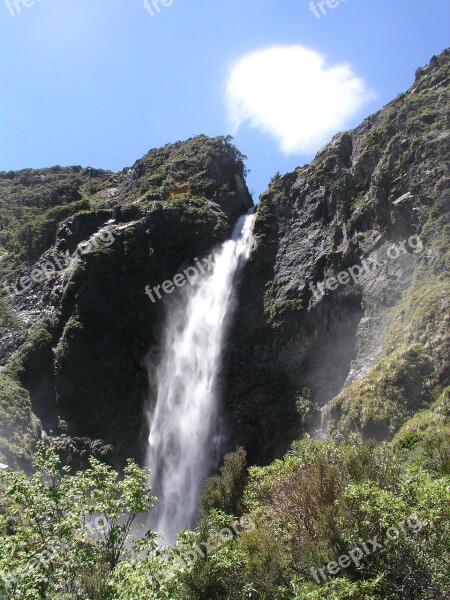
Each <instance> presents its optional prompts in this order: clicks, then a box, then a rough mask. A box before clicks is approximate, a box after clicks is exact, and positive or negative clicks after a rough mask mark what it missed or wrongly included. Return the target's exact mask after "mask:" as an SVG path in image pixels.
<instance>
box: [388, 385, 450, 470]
mask: <svg viewBox="0 0 450 600" xmlns="http://www.w3.org/2000/svg"><path fill="white" fill-rule="evenodd" d="M393 443H394V446H395V447H396V448H397V449H398V450H399V451H400V452H402V453H403V455H404V457H405V459H406V460H407V461H409V462H411V463H413V464H421V465H423V466H425V467H426V468H427V469H429V470H432V471H436V472H437V473H440V474H446V475H450V387H447V388H445V389H444V390H443V391H442V392H441V393H440V394H439V395H438V397H437V398H436V400H435V402H434V403H433V404H432V406H431V407H430V408H429V409H428V410H423V411H419V412H417V413H416V414H415V415H414V416H413V417H412V418H411V419H409V421H407V422H406V423H405V424H404V425H403V427H402V428H401V429H400V431H399V432H398V433H397V435H396V436H395V437H394V440H393Z"/></svg>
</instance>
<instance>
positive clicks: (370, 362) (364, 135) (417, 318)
mask: <svg viewBox="0 0 450 600" xmlns="http://www.w3.org/2000/svg"><path fill="white" fill-rule="evenodd" d="M449 72H450V53H449V51H445V52H444V53H443V54H442V55H441V56H439V57H434V58H433V60H432V61H431V62H430V64H429V65H428V66H427V67H426V68H425V69H422V70H419V71H418V72H417V75H416V81H415V83H414V84H413V86H412V87H411V88H410V89H409V90H408V91H407V92H406V93H405V94H401V95H400V96H399V97H398V98H397V99H396V100H394V101H393V102H391V103H390V104H389V105H388V106H386V107H385V108H384V109H383V110H381V111H380V112H378V113H377V114H375V115H373V116H371V117H369V118H368V119H366V120H365V121H364V122H363V123H362V124H361V125H360V126H359V127H357V128H356V129H355V130H353V131H349V132H346V133H340V134H338V135H336V136H335V137H334V139H333V140H332V142H331V143H330V144H328V145H327V146H325V147H324V148H323V149H322V150H321V151H320V152H319V153H318V154H317V156H316V158H315V160H314V161H313V162H312V163H311V164H310V165H307V166H305V167H301V168H298V169H297V170H296V171H294V172H293V173H289V174H287V175H285V176H283V177H280V176H276V177H274V178H273V180H272V182H271V184H270V186H269V189H268V190H267V192H266V193H265V194H263V196H262V198H261V203H260V204H259V206H258V210H257V217H256V222H255V240H256V248H255V251H254V253H253V254H252V257H251V259H250V262H249V264H248V265H247V268H246V274H245V278H244V282H243V287H242V291H241V302H240V305H239V307H240V308H239V315H238V318H237V320H236V324H235V329H234V332H233V335H232V340H233V341H232V344H231V346H230V348H229V354H228V377H227V385H228V387H227V392H226V394H225V397H226V398H227V400H228V403H229V413H230V415H231V421H230V430H231V431H233V432H234V433H235V439H234V441H235V442H236V443H242V444H244V445H245V446H246V448H248V450H249V452H250V454H251V455H252V458H253V459H254V460H264V461H265V460H269V459H271V458H273V456H275V455H279V454H280V453H281V452H282V451H283V450H285V449H286V447H287V445H288V444H289V441H290V440H291V439H292V438H294V437H296V436H298V435H299V434H300V433H301V432H304V431H308V432H311V433H313V434H314V433H315V434H318V435H320V434H322V433H325V432H326V431H327V430H328V429H331V430H337V429H339V430H341V431H342V432H343V433H344V434H347V433H348V432H349V431H351V430H356V431H359V432H361V433H362V434H363V435H364V436H370V437H378V438H383V437H385V436H389V435H391V434H392V433H393V432H394V431H396V430H397V428H398V427H399V426H400V424H401V423H402V422H404V420H406V419H407V418H408V416H410V415H411V414H412V413H414V412H415V411H416V410H417V409H418V408H420V407H423V406H426V404H427V402H429V401H430V400H431V399H432V398H433V396H434V394H435V392H436V391H437V390H439V389H441V388H442V387H443V386H444V385H446V384H447V385H448V378H449V362H448V356H449V352H448V350H449V345H448V344H449V342H448V322H447V321H446V311H447V310H448V305H447V302H448V300H446V298H447V299H448V283H446V279H445V264H446V261H447V260H448V255H447V253H448V248H449V238H448V217H449V208H450V205H449V180H450V178H449V173H448V165H447V166H446V164H447V157H448V154H449V149H450V134H449V131H448V105H449V93H448V90H449ZM446 286H447V287H446Z"/></svg>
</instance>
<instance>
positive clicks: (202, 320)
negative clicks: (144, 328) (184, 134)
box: [147, 215, 254, 542]
mask: <svg viewBox="0 0 450 600" xmlns="http://www.w3.org/2000/svg"><path fill="white" fill-rule="evenodd" d="M253 221H254V216H253V215H246V216H242V217H241V218H240V219H239V220H238V222H237V224H236V226H235V228H234V231H233V235H232V238H231V240H228V241H226V242H225V243H224V244H223V245H222V247H221V248H220V249H219V250H218V251H217V252H215V254H214V265H213V267H212V269H211V270H210V271H209V272H208V273H206V274H205V275H204V276H203V277H202V278H201V279H200V280H199V281H198V283H196V285H193V286H186V287H185V288H184V290H185V291H186V293H185V295H184V297H183V299H182V302H181V303H180V304H179V305H177V306H176V307H174V306H172V307H171V310H170V314H169V315H168V319H167V323H166V326H165V339H164V342H163V350H162V355H161V359H160V361H159V364H158V365H157V366H156V404H155V408H154V410H153V412H152V413H151V414H150V415H149V428H150V434H149V446H148V452H147V464H148V466H149V467H150V468H151V470H152V476H151V485H152V488H153V489H152V492H153V493H154V494H155V495H156V496H157V497H158V498H159V503H158V504H157V505H156V507H155V508H154V509H153V510H152V512H151V514H150V522H149V525H150V526H151V527H152V529H153V530H155V531H162V532H163V533H164V536H165V541H167V542H172V541H174V539H175V538H176V535H177V533H179V532H180V531H181V530H182V529H186V528H188V527H192V526H193V525H194V524H195V519H196V516H197V508H198V497H199V493H200V491H201V489H202V486H203V484H204V481H205V479H206V478H207V477H208V476H209V475H210V474H211V472H212V471H213V470H214V469H215V468H217V466H218V465H217V463H218V459H220V451H221V439H222V435H221V431H220V429H221V428H220V414H219V406H218V403H219V389H218V378H219V375H220V371H221V363H222V355H223V350H224V345H225V342H226V333H227V326H228V324H229V321H230V317H231V314H232V311H233V304H234V289H235V286H236V283H237V275H238V274H239V272H240V270H241V269H242V267H243V265H244V264H245V262H246V261H247V260H248V258H249V256H250V251H251V246H252V231H253ZM152 375H153V377H155V371H154V370H152Z"/></svg>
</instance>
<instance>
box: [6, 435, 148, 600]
mask: <svg viewBox="0 0 450 600" xmlns="http://www.w3.org/2000/svg"><path fill="white" fill-rule="evenodd" d="M35 467H36V471H35V473H34V474H33V475H32V476H30V477H27V476H26V475H25V474H23V473H20V472H18V473H5V474H4V475H3V478H4V479H5V481H6V490H5V492H4V494H3V498H2V501H1V511H0V532H1V533H2V535H1V537H0V593H3V594H8V595H11V596H20V597H21V598H30V599H31V598H33V599H35V598H36V599H37V598H52V599H53V598H60V599H62V598H66V599H69V598H74V599H75V598H86V599H87V598H114V597H116V596H115V594H114V593H112V590H113V584H112V582H111V581H110V580H109V576H110V574H111V573H113V572H114V570H115V569H116V567H117V566H118V564H119V563H120V562H121V561H123V560H125V559H126V558H127V557H128V556H130V555H131V554H132V550H131V549H130V548H131V546H130V544H131V542H132V539H131V530H132V527H133V524H134V522H135V519H136V517H137V516H138V514H139V513H143V512H147V511H148V510H150V508H151V507H152V506H153V504H154V502H155V498H153V497H152V496H151V495H150V493H149V488H148V487H147V485H146V481H147V478H148V473H147V472H146V471H145V470H142V469H139V468H138V467H137V466H136V465H135V464H134V463H133V462H131V461H130V462H129V463H128V465H127V467H126V468H125V470H124V473H123V477H122V478H119V476H118V474H117V473H116V472H114V471H113V470H112V469H111V468H110V467H108V466H105V465H103V464H101V463H100V462H98V461H97V460H95V459H91V467H90V468H89V469H87V470H85V471H81V472H79V473H77V474H75V475H70V474H69V473H68V469H66V468H64V469H62V471H60V470H59V468H58V459H57V457H56V455H55V453H54V452H53V451H52V450H51V449H45V448H44V447H43V446H42V445H41V446H39V449H38V452H37V453H36V455H35ZM139 543H140V547H141V549H142V547H144V546H148V547H150V548H153V546H154V542H153V536H152V535H151V534H148V535H147V536H146V537H145V538H143V540H141V541H140V542H139Z"/></svg>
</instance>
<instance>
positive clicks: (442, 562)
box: [188, 437, 450, 600]
mask: <svg viewBox="0 0 450 600" xmlns="http://www.w3.org/2000/svg"><path fill="white" fill-rule="evenodd" d="M448 484H449V480H448V478H447V479H444V478H441V479H436V478H435V477H434V476H433V475H431V474H430V473H427V472H426V471H424V470H423V469H422V468H421V467H418V468H415V469H414V470H411V469H410V468H409V467H408V466H407V465H406V464H405V463H403V462H402V460H401V456H400V455H399V454H397V453H396V451H395V449H394V448H393V447H392V446H391V445H389V444H377V443H375V442H366V443H363V442H361V441H360V440H358V438H356V437H352V438H350V439H349V440H348V441H347V442H344V443H341V444H336V443H334V442H333V441H331V440H330V441H326V442H318V441H311V440H309V439H308V438H305V439H304V440H302V441H300V442H296V443H295V444H294V445H293V447H292V450H291V451H290V452H289V453H288V454H287V455H286V456H285V458H284V459H283V460H277V461H275V462H274V463H272V464H271V465H269V466H267V467H264V468H262V467H252V468H251V469H250V481H249V484H248V486H247V488H246V490H245V494H244V507H246V508H248V509H250V511H251V516H252V519H253V520H254V521H255V523H256V528H255V529H254V530H252V531H249V532H246V533H245V535H242V536H239V537H238V538H236V539H235V540H233V543H232V545H231V546H230V548H229V550H230V552H229V562H228V563H227V567H226V568H223V569H219V568H218V567H217V564H215V563H214V562H213V561H212V560H211V559H208V560H207V561H205V562H204V563H202V565H201V567H200V566H199V567H198V569H196V570H194V572H192V573H191V575H190V583H189V587H190V589H193V590H195V592H193V593H192V595H191V596H188V597H189V598H191V597H192V598H196V599H197V598H202V597H203V598H220V597H222V598H231V599H234V598H236V599H238V598H244V597H248V598H258V599H259V598H264V599H265V598H267V599H269V598H270V599H274V600H278V599H279V600H288V599H289V600H300V598H317V599H322V598H323V599H330V600H331V599H334V598H341V599H342V600H344V599H345V600H346V599H347V598H355V599H360V600H363V599H367V600H368V599H371V598H378V599H380V600H381V599H383V600H384V599H385V598H387V599H390V598H392V599H394V598H410V597H413V596H412V594H419V597H423V598H424V599H425V598H432V597H435V598H441V597H442V598H443V597H446V594H448V593H449V591H450V590H449V582H448V578H446V577H447V571H446V561H447V560H448V546H447V540H448V535H449V525H448V523H449V522H450V519H449V517H450V509H449V507H448V502H447V501H446V497H447V487H448ZM414 516H416V517H418V519H419V520H417V519H414V518H413V517H414ZM408 519H409V522H408ZM419 521H420V522H419ZM408 523H409V524H408ZM400 525H401V526H402V527H400ZM391 527H395V528H396V529H397V530H398V533H399V535H397V536H396V537H395V535H392V530H391V529H390V528H391ZM374 536H377V539H378V541H379V542H381V548H376V549H375V550H374V551H373V552H372V553H369V554H368V555H367V556H365V557H364V558H363V560H361V561H360V562H359V564H358V565H357V566H356V565H355V564H354V563H353V562H352V563H351V564H350V566H349V567H348V568H346V569H341V572H340V573H339V574H338V575H339V576H338V577H337V576H333V575H331V574H328V577H327V580H326V582H324V583H323V584H320V585H319V584H318V583H317V582H316V581H315V580H314V579H313V577H312V575H311V568H316V569H319V568H321V567H324V566H326V565H327V564H328V563H329V562H331V561H337V560H338V557H340V556H343V555H344V554H347V555H348V553H349V552H350V551H351V550H352V549H354V548H356V547H358V546H361V542H369V540H371V539H374ZM391 537H392V538H394V537H395V539H390V538H391ZM369 548H371V546H370V544H369ZM200 569H201V570H200ZM431 590H433V592H432V593H434V594H435V595H434V596H433V595H430V596H428V595H427V594H428V593H431V592H430V591H431ZM202 593H203V596H202V595H201V594H202ZM208 594H209V595H208ZM221 594H222V595H221Z"/></svg>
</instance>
